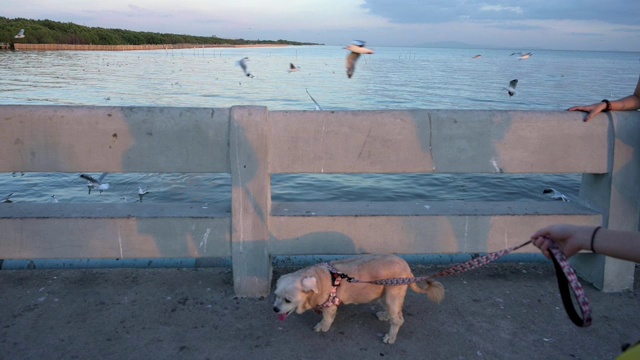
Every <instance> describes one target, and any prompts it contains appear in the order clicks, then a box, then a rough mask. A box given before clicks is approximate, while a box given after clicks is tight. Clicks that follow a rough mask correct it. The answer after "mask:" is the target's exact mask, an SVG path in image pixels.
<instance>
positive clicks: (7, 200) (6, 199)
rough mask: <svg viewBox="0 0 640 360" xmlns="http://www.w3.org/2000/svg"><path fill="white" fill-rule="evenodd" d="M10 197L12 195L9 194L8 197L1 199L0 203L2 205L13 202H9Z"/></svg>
mask: <svg viewBox="0 0 640 360" xmlns="http://www.w3.org/2000/svg"><path fill="white" fill-rule="evenodd" d="M11 195H13V193H11V194H9V195H7V196H5V197H4V198H2V201H0V202H2V203H7V204H10V203H12V202H13V201H11V200H10V199H9V198H10V197H11Z"/></svg>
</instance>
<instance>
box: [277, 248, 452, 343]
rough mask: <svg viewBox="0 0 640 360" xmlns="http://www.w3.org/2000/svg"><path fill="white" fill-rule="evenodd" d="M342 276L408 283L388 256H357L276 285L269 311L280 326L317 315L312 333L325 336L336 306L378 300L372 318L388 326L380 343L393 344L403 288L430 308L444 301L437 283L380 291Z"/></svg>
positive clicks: (406, 271)
mask: <svg viewBox="0 0 640 360" xmlns="http://www.w3.org/2000/svg"><path fill="white" fill-rule="evenodd" d="M341 275H342V277H341ZM346 276H348V277H351V278H354V279H357V280H360V281H369V280H381V279H392V278H413V277H414V276H413V274H412V273H411V269H410V268H409V264H407V262H406V261H404V260H403V259H401V258H399V257H397V256H394V255H363V256H360V257H355V258H351V259H346V260H340V261H335V262H332V263H331V264H330V265H328V264H325V263H323V264H317V265H314V266H311V267H307V268H304V269H301V270H298V271H296V272H294V273H291V274H287V275H283V276H281V277H280V279H278V282H277V284H276V290H275V295H276V300H275V302H274V304H273V311H275V312H276V313H278V317H279V318H280V320H285V319H286V317H287V315H289V314H291V313H293V312H294V311H295V312H296V313H298V314H302V313H303V312H305V311H307V310H310V309H314V310H316V311H318V312H321V313H322V321H320V322H319V323H318V324H317V325H316V326H315V328H314V330H315V331H317V332H326V331H328V330H329V328H330V327H331V324H332V323H333V320H334V319H335V317H336V313H337V311H338V305H340V304H364V303H368V302H371V301H373V300H376V299H380V300H381V302H382V304H383V306H384V311H380V312H378V313H377V315H378V318H379V319H380V320H388V321H389V322H390V328H389V332H388V333H387V334H386V335H385V336H384V338H383V339H382V341H383V342H385V343H387V344H393V343H394V342H395V341H396V336H397V334H398V330H399V329H400V326H402V324H403V323H404V317H403V316H402V305H403V303H404V298H405V295H406V293H407V288H408V287H411V290H413V291H415V292H418V293H422V294H427V296H428V297H429V299H430V300H431V301H433V302H435V303H440V302H441V301H442V299H443V298H444V288H443V286H442V284H440V283H439V282H437V281H432V280H426V281H423V282H422V283H420V284H418V283H412V284H410V285H388V286H384V285H374V284H369V283H357V282H354V283H351V282H348V281H341V280H342V279H343V277H346Z"/></svg>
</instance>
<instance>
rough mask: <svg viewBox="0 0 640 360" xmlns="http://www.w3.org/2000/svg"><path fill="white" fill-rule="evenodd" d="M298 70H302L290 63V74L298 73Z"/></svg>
mask: <svg viewBox="0 0 640 360" xmlns="http://www.w3.org/2000/svg"><path fill="white" fill-rule="evenodd" d="M298 70H300V68H299V67H297V66H295V65H293V63H289V70H288V71H289V72H290V73H292V72H294V71H298Z"/></svg>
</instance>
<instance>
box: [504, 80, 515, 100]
mask: <svg viewBox="0 0 640 360" xmlns="http://www.w3.org/2000/svg"><path fill="white" fill-rule="evenodd" d="M516 85H518V79H513V80H511V81H509V87H507V88H504V89H505V90H507V93H509V97H511V96H513V95H515V94H516Z"/></svg>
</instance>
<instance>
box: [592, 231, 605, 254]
mask: <svg viewBox="0 0 640 360" xmlns="http://www.w3.org/2000/svg"><path fill="white" fill-rule="evenodd" d="M601 228H602V226H597V227H596V228H595V229H593V233H591V252H592V253H594V254H595V253H596V251H595V250H594V249H593V241H594V240H595V239H596V233H597V232H598V230H600V229H601Z"/></svg>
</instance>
